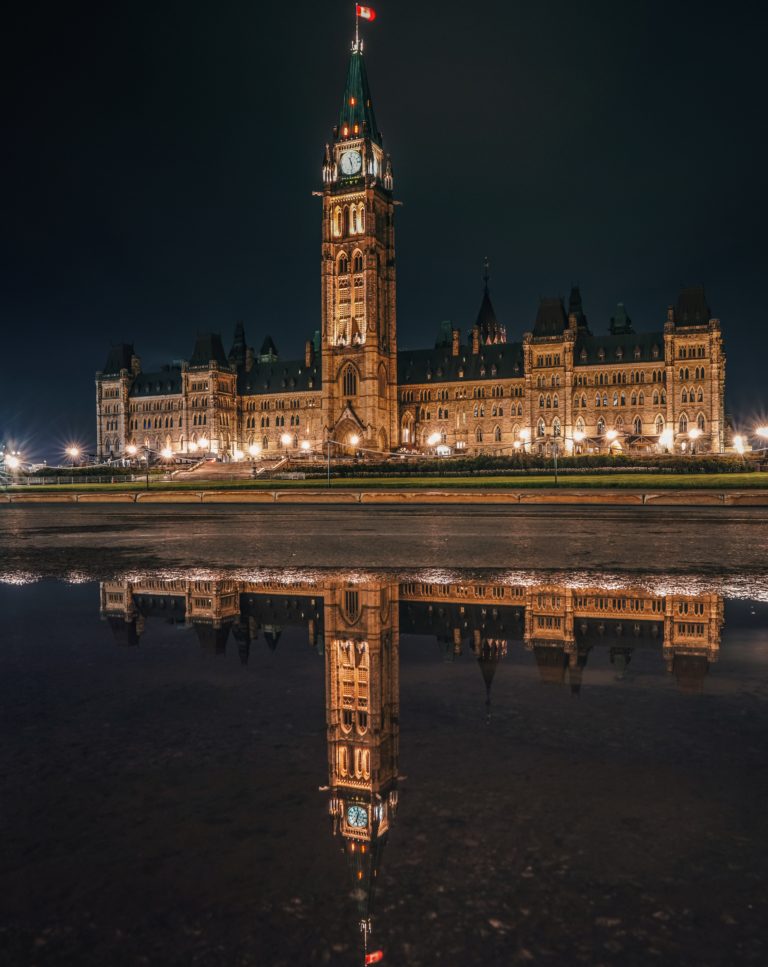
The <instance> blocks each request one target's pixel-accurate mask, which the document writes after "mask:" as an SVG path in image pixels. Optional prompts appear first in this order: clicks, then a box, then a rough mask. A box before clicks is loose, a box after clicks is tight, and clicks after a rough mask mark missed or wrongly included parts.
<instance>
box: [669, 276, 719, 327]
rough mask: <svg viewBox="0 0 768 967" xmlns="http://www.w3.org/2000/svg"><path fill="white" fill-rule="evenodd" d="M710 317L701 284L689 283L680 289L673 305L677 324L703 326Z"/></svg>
mask: <svg viewBox="0 0 768 967" xmlns="http://www.w3.org/2000/svg"><path fill="white" fill-rule="evenodd" d="M711 318H712V314H711V312H710V310H709V306H708V305H707V297H706V295H705V294H704V286H703V285H690V286H687V287H686V288H684V289H682V290H681V291H680V295H679V296H678V297H677V304H676V305H675V322H676V323H677V325H678V326H705V325H706V324H707V323H708V322H709V320H710V319H711Z"/></svg>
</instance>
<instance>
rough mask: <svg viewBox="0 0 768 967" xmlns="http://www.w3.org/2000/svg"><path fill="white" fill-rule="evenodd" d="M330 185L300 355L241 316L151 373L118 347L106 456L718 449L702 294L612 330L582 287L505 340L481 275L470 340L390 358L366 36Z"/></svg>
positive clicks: (382, 168)
mask: <svg viewBox="0 0 768 967" xmlns="http://www.w3.org/2000/svg"><path fill="white" fill-rule="evenodd" d="M322 182H323V187H322V200H323V215H322V219H323V221H322V248H321V293H322V295H321V300H322V301H321V312H320V328H319V329H318V330H317V331H316V332H315V333H314V334H311V338H310V339H308V340H307V342H306V346H305V352H304V355H303V358H301V359H284V358H283V357H282V356H281V355H280V353H279V351H278V347H277V346H276V344H275V342H274V341H273V340H272V338H271V337H270V336H266V338H264V339H263V342H261V345H260V348H259V349H258V351H256V350H255V348H253V347H251V346H249V345H248V340H247V338H246V333H245V330H244V327H243V325H242V324H241V323H238V324H237V326H236V327H235V331H234V338H233V341H232V344H231V346H230V347H229V350H227V348H226V347H225V345H224V342H223V341H222V337H221V335H220V334H219V333H214V332H212V333H206V334H203V335H198V337H197V339H196V341H195V344H194V348H193V349H192V354H191V356H190V357H189V359H188V360H185V361H183V362H177V363H173V364H169V365H167V366H164V367H162V368H161V369H159V370H156V371H152V372H145V371H144V370H142V367H141V361H140V358H139V356H138V355H137V354H136V353H135V351H134V347H133V346H132V345H129V344H122V345H118V346H114V347H112V349H111V350H110V352H109V354H108V357H107V360H106V364H105V365H104V367H103V369H102V370H101V371H100V372H99V373H97V375H96V414H97V455H98V457H99V458H101V459H105V460H107V459H120V458H122V457H124V456H126V455H128V454H132V453H133V454H135V453H136V452H137V451H136V450H135V449H134V447H135V448H139V449H141V450H143V452H145V453H149V452H154V453H162V452H164V453H165V454H166V455H169V454H172V455H174V456H187V455H195V456H205V455H208V454H211V455H216V456H219V457H222V458H226V459H241V458H255V457H257V456H260V457H262V458H270V457H273V456H286V455H288V456H290V455H291V454H292V453H294V452H295V453H296V454H299V453H301V452H304V453H312V452H319V451H322V450H323V449H324V448H325V447H326V446H327V445H330V444H332V445H337V446H338V447H339V448H340V449H341V450H342V451H343V450H344V449H347V448H349V449H351V450H357V451H361V452H363V453H366V454H368V455H374V456H375V455H376V454H379V455H384V454H388V453H390V452H393V451H397V450H401V449H406V450H413V451H422V452H432V453H434V452H435V451H438V452H442V453H448V452H452V453H458V454H466V455H480V454H498V455H503V454H507V455H510V454H513V453H515V452H520V451H523V452H534V453H541V454H550V453H552V452H560V453H571V452H574V453H586V452H611V451H613V452H618V451H622V452H629V453H633V452H634V453H637V452H660V451H669V452H678V453H680V452H689V451H691V450H697V451H708V452H715V453H718V452H721V451H723V449H724V447H725V421H724V410H723V406H724V394H725V354H724V352H723V345H722V337H721V331H720V322H719V320H718V319H716V318H712V313H711V312H710V309H709V306H708V304H707V300H706V297H705V294H704V290H703V288H702V287H700V286H695V287H689V288H685V289H683V290H682V291H681V292H680V293H679V295H678V296H677V300H676V302H675V303H674V304H673V305H670V306H669V307H668V308H667V309H666V311H662V313H660V316H659V320H658V323H657V324H656V326H655V328H653V329H651V330H650V331H642V332H638V331H636V330H635V327H634V325H633V323H632V320H631V319H630V317H629V315H628V314H627V312H626V310H625V308H624V306H623V305H619V306H618V308H617V310H616V313H615V315H614V316H613V318H612V319H611V320H610V325H609V327H608V331H607V332H604V333H602V332H597V331H595V332H594V333H593V332H592V329H591V327H590V324H589V323H588V320H587V316H586V314H585V312H584V308H583V305H582V299H581V294H580V292H579V289H578V287H574V288H572V289H571V292H570V297H569V299H568V302H567V305H566V303H565V301H564V300H563V299H562V298H544V299H541V301H540V304H539V307H538V310H537V311H536V313H535V318H534V320H533V324H532V326H531V327H530V331H528V332H525V333H523V334H522V338H521V340H520V341H518V342H510V341H508V339H507V330H506V327H505V326H504V325H503V324H502V323H501V322H500V321H499V320H498V318H497V316H496V313H495V311H494V308H493V305H492V303H491V297H490V293H489V288H488V277H487V272H486V280H485V287H484V291H483V292H482V297H481V302H480V309H479V312H478V315H477V319H476V321H475V323H474V325H473V326H472V327H471V328H469V330H468V332H465V333H463V332H462V331H461V330H460V329H457V328H454V327H453V326H452V325H451V324H450V323H443V324H442V325H441V326H440V327H439V331H438V335H437V339H436V342H435V344H434V346H433V347H431V348H427V349H418V350H398V347H397V312H396V285H395V231H394V212H395V206H396V201H395V199H394V196H393V186H394V179H393V171H392V161H391V158H390V156H389V155H388V154H387V153H386V152H385V150H384V144H383V141H382V137H381V134H380V132H379V128H378V125H377V123H376V117H375V114H374V110H373V102H372V100H371V93H370V89H369V86H368V79H367V74H366V69H365V62H364V60H363V45H362V43H361V42H360V43H358V42H355V43H354V44H353V46H352V52H351V56H350V61H349V69H348V73H347V80H346V86H345V89H344V98H343V101H342V106H341V111H340V114H339V119H338V124H337V125H336V126H335V127H334V128H333V140H332V142H331V143H329V144H327V145H326V146H325V155H324V160H323V166H322ZM532 316H533V313H532ZM595 329H597V327H595ZM257 344H258V342H257ZM329 441H330V444H329Z"/></svg>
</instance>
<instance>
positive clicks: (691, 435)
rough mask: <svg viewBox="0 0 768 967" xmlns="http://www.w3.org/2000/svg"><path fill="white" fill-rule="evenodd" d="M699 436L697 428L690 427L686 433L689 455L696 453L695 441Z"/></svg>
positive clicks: (699, 431) (699, 432)
mask: <svg viewBox="0 0 768 967" xmlns="http://www.w3.org/2000/svg"><path fill="white" fill-rule="evenodd" d="M700 436H701V430H700V429H699V428H698V427H697V426H693V427H691V429H690V430H689V431H688V439H689V440H690V441H691V453H692V454H693V453H695V452H696V441H697V440H698V439H699V437H700Z"/></svg>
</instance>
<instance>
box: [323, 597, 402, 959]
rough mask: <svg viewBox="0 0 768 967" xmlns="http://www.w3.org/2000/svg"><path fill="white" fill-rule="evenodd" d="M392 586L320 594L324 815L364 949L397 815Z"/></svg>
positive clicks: (395, 636) (395, 652)
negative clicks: (336, 840)
mask: <svg viewBox="0 0 768 967" xmlns="http://www.w3.org/2000/svg"><path fill="white" fill-rule="evenodd" d="M397 589H398V585H397V584H396V583H393V584H386V583H381V582H378V581H372V582H370V583H368V584H360V585H351V586H350V585H347V586H343V585H341V586H340V585H339V584H336V582H334V586H332V587H331V588H329V590H328V592H327V593H326V597H325V616H324V621H325V627H326V642H327V644H326V652H325V656H326V657H325V672H326V714H327V723H328V773H329V785H330V801H329V812H330V816H331V823H332V827H333V832H334V835H340V836H341V840H342V848H343V850H344V853H345V856H346V860H347V866H348V869H349V872H350V874H351V879H352V896H353V899H354V900H355V904H356V907H357V917H358V923H359V925H360V930H361V932H362V940H363V946H364V948H365V949H367V944H368V939H369V936H370V933H371V930H372V914H373V894H374V890H375V885H376V879H377V877H378V875H379V869H380V864H381V857H382V852H383V848H384V844H385V842H386V837H387V832H388V830H389V827H390V825H391V823H392V820H393V818H394V816H395V813H396V811H397V768H398V732H399V724H398V716H399V675H398V652H399V647H398V642H399V631H398V594H397Z"/></svg>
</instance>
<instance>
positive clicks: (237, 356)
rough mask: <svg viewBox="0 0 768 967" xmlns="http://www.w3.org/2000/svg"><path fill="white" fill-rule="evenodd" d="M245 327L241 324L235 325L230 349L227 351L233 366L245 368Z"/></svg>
mask: <svg viewBox="0 0 768 967" xmlns="http://www.w3.org/2000/svg"><path fill="white" fill-rule="evenodd" d="M246 351H247V350H246V345H245V326H244V325H243V324H242V322H238V323H236V324H235V335H234V338H233V339H232V348H231V349H230V350H229V361H230V363H232V365H233V366H245V354H246Z"/></svg>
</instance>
